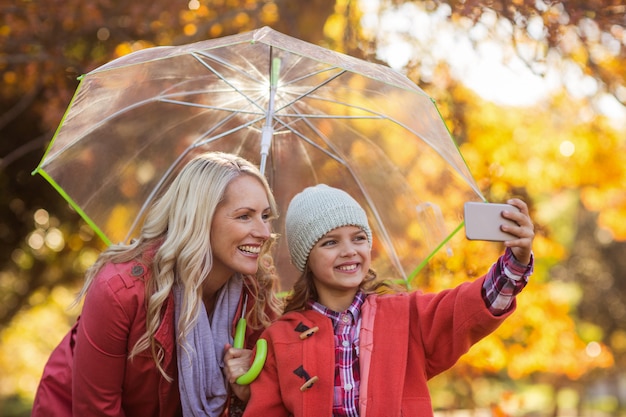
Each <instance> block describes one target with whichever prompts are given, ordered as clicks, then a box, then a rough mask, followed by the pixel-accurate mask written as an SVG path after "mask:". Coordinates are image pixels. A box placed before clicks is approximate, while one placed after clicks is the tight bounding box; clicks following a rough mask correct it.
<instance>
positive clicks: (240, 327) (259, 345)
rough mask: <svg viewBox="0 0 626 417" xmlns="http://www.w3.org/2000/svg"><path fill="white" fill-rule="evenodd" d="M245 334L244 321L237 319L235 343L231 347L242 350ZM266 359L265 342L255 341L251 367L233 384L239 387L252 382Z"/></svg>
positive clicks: (262, 340)
mask: <svg viewBox="0 0 626 417" xmlns="http://www.w3.org/2000/svg"><path fill="white" fill-rule="evenodd" d="M245 334H246V319H244V318H243V317H242V318H240V319H239V321H238V322H237V327H236V328H235V341H234V342H233V346H234V347H235V348H237V349H242V348H243V342H244V338H245ZM266 358H267V340H265V339H259V340H257V341H256V356H255V357H254V360H253V361H252V365H251V366H250V369H249V370H248V372H246V373H245V374H243V375H241V376H240V377H239V378H237V380H236V381H235V382H237V383H238V384H239V385H248V384H250V383H251V382H252V381H254V380H255V379H256V378H257V377H258V376H259V374H260V373H261V370H262V369H263V365H265V359H266Z"/></svg>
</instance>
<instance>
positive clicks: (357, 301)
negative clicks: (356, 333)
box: [309, 290, 365, 325]
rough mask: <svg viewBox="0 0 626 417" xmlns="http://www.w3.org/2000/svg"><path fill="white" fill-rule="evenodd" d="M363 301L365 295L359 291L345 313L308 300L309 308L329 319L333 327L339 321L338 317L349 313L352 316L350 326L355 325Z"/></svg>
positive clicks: (359, 315)
mask: <svg viewBox="0 0 626 417" xmlns="http://www.w3.org/2000/svg"><path fill="white" fill-rule="evenodd" d="M364 301H365V293H363V291H361V290H359V291H358V292H357V293H356V295H355V296H354V300H352V303H351V304H350V306H349V307H348V308H347V309H346V310H345V311H334V310H331V309H329V308H327V307H326V306H323V305H322V304H320V303H318V302H317V301H313V300H309V307H310V308H311V309H313V310H315V311H317V312H319V313H322V314H323V315H325V316H326V317H328V318H330V319H331V320H332V322H333V325H336V324H337V322H338V321H339V319H340V317H342V316H343V315H345V314H346V313H349V314H350V315H351V316H352V324H356V323H357V322H358V321H359V318H360V317H361V307H362V306H363V302H364Z"/></svg>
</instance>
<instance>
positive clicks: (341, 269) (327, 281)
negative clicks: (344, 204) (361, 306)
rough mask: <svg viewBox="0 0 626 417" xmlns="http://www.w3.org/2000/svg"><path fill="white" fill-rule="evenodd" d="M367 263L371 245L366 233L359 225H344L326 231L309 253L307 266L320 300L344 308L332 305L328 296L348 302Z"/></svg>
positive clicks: (352, 296)
mask: <svg viewBox="0 0 626 417" xmlns="http://www.w3.org/2000/svg"><path fill="white" fill-rule="evenodd" d="M370 264H371V250H370V245H369V242H368V240H367V234H366V233H365V232H364V231H363V230H362V229H361V228H359V227H357V226H343V227H338V228H336V229H333V230H331V231H330V232H328V233H326V234H325V235H324V236H322V238H321V239H320V240H319V241H318V242H317V243H316V244H315V246H313V249H312V250H311V253H310V255H309V268H310V269H311V272H312V273H313V282H314V284H315V288H316V289H317V293H318V295H319V302H320V303H321V304H324V305H326V306H327V307H329V308H332V309H333V310H335V311H343V309H342V310H337V309H336V308H333V306H331V305H329V303H330V301H328V300H329V299H333V298H337V297H341V298H342V299H345V300H349V302H348V305H349V303H350V302H352V299H353V298H354V295H355V294H356V292H357V291H358V289H359V286H360V285H361V283H362V282H363V279H364V278H365V276H366V274H367V272H368V271H369V269H370ZM325 300H326V301H325ZM346 308H347V307H346Z"/></svg>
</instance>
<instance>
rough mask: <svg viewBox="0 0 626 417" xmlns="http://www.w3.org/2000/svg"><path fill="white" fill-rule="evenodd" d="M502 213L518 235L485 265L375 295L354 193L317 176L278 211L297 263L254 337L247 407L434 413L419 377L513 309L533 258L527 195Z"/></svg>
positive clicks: (251, 410) (388, 416) (263, 412)
mask: <svg viewBox="0 0 626 417" xmlns="http://www.w3.org/2000/svg"><path fill="white" fill-rule="evenodd" d="M509 203H510V204H513V205H515V206H516V207H518V208H519V209H520V210H521V212H520V213H512V212H511V213H509V212H504V213H503V216H504V217H506V218H508V219H511V220H513V221H515V222H516V223H517V224H518V226H509V227H505V226H503V230H504V231H506V232H508V233H511V234H513V235H515V236H517V239H513V240H510V241H508V242H506V243H505V246H506V250H505V253H504V255H502V256H501V257H500V258H499V259H498V261H497V262H496V263H495V264H494V265H493V266H492V267H491V269H490V270H489V272H488V273H487V275H485V276H483V277H482V278H480V279H478V280H476V281H474V282H466V283H463V284H461V285H459V286H458V287H456V288H454V289H449V290H445V291H442V292H440V293H437V294H424V293H420V292H417V291H416V292H399V293H396V294H386V295H377V294H376V293H375V290H376V286H377V284H376V281H375V278H376V275H375V273H374V272H373V271H372V270H371V269H370V262H371V253H370V252H371V245H372V233H371V230H370V227H369V225H368V222H367V216H366V214H365V212H364V211H363V209H362V208H361V207H360V206H359V204H358V203H357V202H356V201H355V200H354V199H353V198H352V197H351V196H349V195H348V194H347V193H345V192H344V191H342V190H338V189H335V188H331V187H328V186H326V185H318V186H315V187H309V188H307V189H305V190H304V191H303V192H302V193H300V194H298V195H296V196H295V197H294V198H293V200H292V201H291V203H290V205H289V208H288V210H287V214H286V237H287V242H288V244H289V249H290V254H291V259H292V262H293V264H294V265H295V266H296V267H297V268H298V269H299V270H300V271H301V272H302V275H301V276H300V278H299V279H298V281H297V282H296V284H295V286H294V290H293V293H292V295H291V296H290V297H289V298H288V300H287V305H286V308H285V311H286V314H285V315H284V316H283V317H282V318H281V319H279V321H277V322H275V323H274V324H272V325H271V326H270V327H269V328H268V329H266V330H265V332H264V334H263V335H262V336H261V337H263V338H265V339H266V340H267V341H268V354H267V361H266V364H265V367H264V368H263V371H262V372H261V374H260V376H259V378H258V379H257V380H256V381H255V382H253V383H252V385H251V398H250V401H249V403H248V405H247V408H246V411H245V413H244V416H245V417H258V416H264V417H265V416H272V417H281V416H296V417H300V416H311V417H319V416H360V417H366V416H367V417H383V416H384V417H393V416H398V417H400V416H432V415H433V411H432V406H431V402H430V395H429V392H428V387H427V384H426V382H427V380H428V379H430V378H432V377H433V376H435V375H437V374H439V373H441V372H443V371H445V370H446V369H448V368H450V367H451V366H452V365H454V363H455V362H456V361H457V360H458V359H459V357H460V356H461V355H463V354H464V353H465V352H467V351H468V350H469V348H470V347H471V346H472V344H474V343H476V342H478V341H479V340H480V339H482V338H483V337H485V336H487V335H488V334H489V333H491V332H493V331H494V330H495V329H496V328H497V327H498V326H499V325H500V324H501V323H502V322H503V321H504V320H505V319H506V318H507V317H508V316H509V315H510V314H511V313H512V312H513V310H514V309H515V295H516V294H517V293H519V292H520V291H521V290H522V288H523V287H524V286H525V285H526V283H527V280H528V277H529V276H530V274H531V273H532V269H533V257H532V253H531V246H532V241H533V238H534V232H533V224H532V223H531V220H530V217H529V215H528V208H527V206H526V204H525V203H524V202H522V201H520V200H517V199H513V200H510V201H509Z"/></svg>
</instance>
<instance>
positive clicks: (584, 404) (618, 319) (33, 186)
mask: <svg viewBox="0 0 626 417" xmlns="http://www.w3.org/2000/svg"><path fill="white" fill-rule="evenodd" d="M0 10H1V14H0V82H1V83H2V88H1V89H0V189H1V192H0V201H1V204H0V415H2V416H28V415H29V414H30V408H31V405H32V400H33V396H34V393H35V390H36V388H37V384H38V381H39V378H40V376H41V372H42V370H43V367H44V365H45V362H46V360H47V358H48V356H49V354H50V352H51V350H52V349H53V348H54V347H55V346H56V345H57V344H58V342H59V341H60V340H61V338H62V336H63V335H64V334H65V332H67V330H68V329H69V327H70V326H71V325H72V324H73V322H74V320H75V318H76V316H77V315H78V314H79V312H80V307H73V308H72V307H71V303H72V301H73V300H74V297H75V295H76V293H77V291H78V290H79V289H80V287H81V285H82V282H83V274H84V271H85V269H86V268H87V267H88V266H89V265H91V263H92V262H93V261H94V260H95V258H96V257H97V255H98V253H99V252H100V251H101V250H102V249H103V248H104V243H103V242H102V241H101V240H100V239H99V238H98V237H96V236H95V235H94V233H93V232H92V231H91V229H90V228H89V227H88V226H87V225H86V224H85V223H84V222H83V221H82V220H81V218H80V217H79V216H78V215H77V214H76V213H75V212H74V211H72V210H71V209H70V208H69V206H68V205H67V204H66V203H65V200H63V198H62V197H61V196H60V195H59V194H58V193H57V192H56V191H55V190H54V189H53V188H52V187H51V186H50V185H49V184H48V183H47V182H46V181H45V180H44V179H43V177H41V176H38V175H37V176H32V175H31V172H32V171H33V170H34V169H35V167H36V166H37V164H38V163H39V161H40V160H41V158H42V156H43V154H44V151H45V149H46V146H47V145H48V143H49V142H50V140H51V139H52V137H53V135H54V132H55V129H56V128H57V126H58V125H59V123H60V122H61V120H62V118H63V114H64V112H65V110H66V108H67V106H68V105H69V103H70V100H71V98H72V95H73V93H74V91H75V89H76V87H77V85H78V80H77V77H79V76H80V75H82V74H84V73H86V72H89V71H90V70H92V69H94V68H96V67H98V66H100V65H102V64H104V63H106V62H108V61H110V60H112V59H114V58H116V57H119V56H122V55H125V54H127V53H129V52H132V51H136V50H140V49H143V48H147V47H151V46H156V45H180V44H185V43H190V42H195V41H200V40H205V39H210V38H215V37H221V36H226V35H231V34H235V33H238V32H244V31H249V30H253V29H256V28H260V27H263V26H270V27H272V28H273V29H275V30H278V31H280V32H283V33H285V34H287V35H290V36H294V37H297V38H300V39H302V40H305V41H308V42H311V43H315V44H318V45H321V46H324V47H327V48H329V49H332V50H336V51H338V52H342V53H346V54H349V55H353V56H356V57H358V58H362V59H366V60H369V61H373V62H379V63H382V64H384V65H388V66H391V67H392V68H394V69H396V70H398V71H400V72H402V73H404V74H406V75H407V76H408V77H409V78H410V79H411V80H413V81H414V82H415V83H416V84H417V85H419V86H420V87H421V88H422V89H424V90H425V91H426V92H427V93H428V94H430V95H431V96H432V97H433V98H434V100H435V102H436V104H437V106H438V108H439V110H440V112H441V115H442V117H443V118H444V120H445V122H446V124H447V126H448V128H449V129H450V132H451V133H452V135H453V136H454V138H455V139H456V141H457V143H458V145H459V148H460V150H461V152H462V154H463V156H464V157H465V160H466V162H467V164H468V166H469V168H470V170H471V171H472V173H473V175H474V177H475V178H476V180H477V181H478V183H479V186H480V188H481V191H482V192H483V193H484V195H485V196H486V197H487V199H488V200H489V201H493V202H502V201H505V200H506V199H508V198H510V197H513V196H517V197H521V198H523V199H524V200H526V201H527V202H528V203H529V205H530V208H531V214H532V217H533V220H534V222H535V225H536V233H537V237H536V239H535V246H534V249H535V256H536V261H537V263H536V269H535V274H534V275H533V277H532V281H531V284H530V285H528V286H527V288H526V289H525V290H524V292H523V293H522V294H521V295H520V296H519V297H518V306H519V307H518V310H517V312H516V313H515V314H514V315H513V316H512V317H511V318H510V319H509V320H508V321H507V322H506V323H505V324H504V325H503V326H502V327H501V328H500V329H498V331H497V332H496V333H494V334H493V335H491V336H489V337H488V338H486V339H484V340H483V341H481V342H480V343H478V344H477V345H476V346H474V347H473V348H472V350H471V351H470V352H469V353H468V354H467V355H466V356H465V357H463V358H462V359H461V361H460V362H459V363H458V364H457V365H456V366H455V367H454V368H453V369H451V370H450V371H448V372H446V373H444V374H443V375H440V376H438V377H436V378H435V379H433V380H432V381H431V382H430V385H431V391H432V394H433V406H434V407H435V409H436V411H437V414H438V415H440V416H457V415H458V416H465V415H473V416H477V415H481V416H482V415H486V416H624V415H626V279H625V275H626V272H625V271H626V169H625V167H626V107H625V103H626V31H625V28H626V6H625V5H624V4H623V2H622V1H621V0H605V1H601V0H591V1H590V0H584V1H583V0H576V1H567V2H559V1H549V2H548V1H544V0H514V1H499V0H491V1H475V0H466V1H454V0H450V1H443V0H442V1H403V0H353V1H351V0H308V1H294V0H291V1H289V0H274V1H257V0H200V1H198V0H190V1H178V0H168V1H164V0H152V1H149V2H148V1H144V0H138V1H135V2H116V1H100V0H94V1H90V2H85V1H77V0H65V1H63V2H60V1H56V0H53V1H45V2H44V1H41V0H31V1H25V0H12V1H8V0H1V2H0ZM398 151H399V152H401V151H402V150H401V149H398ZM77 175H80V173H77ZM501 251H502V246H500V244H497V243H489V242H469V241H467V240H465V237H464V236H463V233H462V231H461V232H460V233H457V235H456V236H455V237H454V238H453V239H452V240H451V241H450V242H449V245H448V246H447V247H446V248H443V249H442V250H441V251H439V252H438V253H437V254H436V256H435V257H434V258H433V259H432V260H431V261H430V262H429V264H428V266H427V267H426V268H424V269H423V270H422V271H421V272H420V275H419V276H418V277H417V280H418V283H419V285H418V287H419V288H420V289H421V290H423V291H437V290H440V289H443V288H448V287H450V286H453V285H456V284H457V283H459V282H462V281H465V280H468V279H473V278H476V277H478V276H480V275H482V274H483V273H484V272H485V271H486V270H487V268H488V267H489V266H490V264H491V262H493V261H494V260H495V259H496V258H497V256H498V255H499V253H500V252H501ZM103 319H106V318H103Z"/></svg>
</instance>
